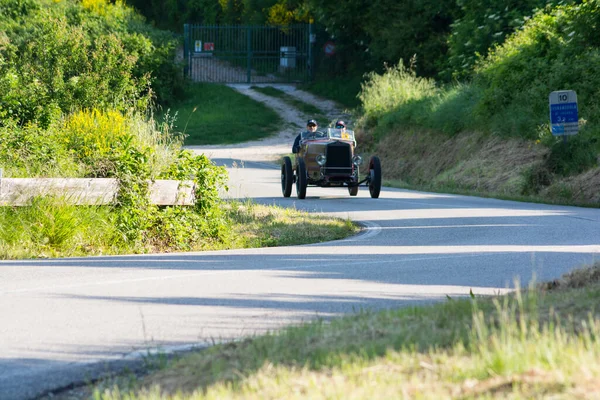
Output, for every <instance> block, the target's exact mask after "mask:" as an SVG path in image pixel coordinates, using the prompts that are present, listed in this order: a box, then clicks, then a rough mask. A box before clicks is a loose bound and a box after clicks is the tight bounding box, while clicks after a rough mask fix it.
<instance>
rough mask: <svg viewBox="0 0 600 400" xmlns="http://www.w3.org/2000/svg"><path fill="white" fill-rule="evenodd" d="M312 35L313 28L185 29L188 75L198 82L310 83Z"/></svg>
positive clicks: (233, 27) (245, 27) (302, 25)
mask: <svg viewBox="0 0 600 400" xmlns="http://www.w3.org/2000/svg"><path fill="white" fill-rule="evenodd" d="M311 30H312V26H311V25H310V24H299V25H290V26H242V25H240V26H226V25H189V24H185V25H184V37H185V42H184V54H185V57H186V61H187V64H186V70H187V74H188V75H189V77H190V78H191V79H192V80H193V81H195V82H219V83H275V82H287V83H292V82H298V83H301V82H307V81H309V80H310V79H311V65H312V48H311V47H312V44H311V42H314V35H312V34H311V33H312V32H311Z"/></svg>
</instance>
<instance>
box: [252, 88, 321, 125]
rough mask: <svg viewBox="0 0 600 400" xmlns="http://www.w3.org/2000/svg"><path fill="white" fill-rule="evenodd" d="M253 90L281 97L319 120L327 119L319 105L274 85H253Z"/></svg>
mask: <svg viewBox="0 0 600 400" xmlns="http://www.w3.org/2000/svg"><path fill="white" fill-rule="evenodd" d="M252 90H255V91H257V92H259V93H262V94H266V95H267V96H271V97H276V98H278V99H281V100H282V101H284V102H285V103H287V104H289V105H290V106H292V107H294V108H296V109H298V110H300V111H301V112H302V113H304V114H306V115H308V116H310V117H311V118H314V119H316V120H317V121H327V116H326V115H325V114H324V113H323V112H322V111H321V110H320V109H319V108H318V107H315V106H314V105H312V104H308V103H305V102H303V101H302V100H298V99H297V98H295V97H293V96H290V95H289V94H287V93H285V92H284V91H283V90H279V89H277V88H274V87H272V86H264V87H261V86H252Z"/></svg>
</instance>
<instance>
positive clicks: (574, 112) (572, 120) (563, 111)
mask: <svg viewBox="0 0 600 400" xmlns="http://www.w3.org/2000/svg"><path fill="white" fill-rule="evenodd" d="M549 100H550V126H551V129H552V134H553V135H557V136H558V135H575V134H577V132H578V131H579V111H578V108H577V94H576V93H575V92H574V91H573V90H562V91H557V92H552V93H550V98H549Z"/></svg>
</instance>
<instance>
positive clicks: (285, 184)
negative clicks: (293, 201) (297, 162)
mask: <svg viewBox="0 0 600 400" xmlns="http://www.w3.org/2000/svg"><path fill="white" fill-rule="evenodd" d="M293 184H294V170H293V169H292V160H291V159H290V158H289V157H287V156H286V157H283V164H281V192H282V193H283V197H290V196H291V194H292V185H293Z"/></svg>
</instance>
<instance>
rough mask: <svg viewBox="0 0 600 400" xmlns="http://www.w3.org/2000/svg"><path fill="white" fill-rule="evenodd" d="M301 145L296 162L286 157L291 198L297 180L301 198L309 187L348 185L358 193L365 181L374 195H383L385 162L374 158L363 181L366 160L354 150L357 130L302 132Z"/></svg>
mask: <svg viewBox="0 0 600 400" xmlns="http://www.w3.org/2000/svg"><path fill="white" fill-rule="evenodd" d="M300 147H301V148H300V151H299V152H298V153H297V154H296V157H295V163H294V164H292V160H291V158H290V157H284V158H283V162H282V164H281V191H282V193H283V197H290V195H291V194H292V186H293V184H294V183H295V184H296V194H297V196H298V198H299V199H304V198H305V197H306V187H307V186H320V187H333V186H346V187H348V192H349V193H350V196H356V195H357V194H358V188H359V186H360V185H362V184H363V183H365V184H366V186H368V187H369V193H370V194H371V197H372V198H378V197H379V192H380V191H381V162H380V161H379V158H378V157H376V156H373V157H371V159H370V160H369V166H368V168H369V169H368V171H367V174H366V177H365V178H364V179H363V180H360V174H359V165H360V164H361V163H362V159H361V157H360V156H359V155H356V154H355V153H354V150H355V148H356V140H355V138H354V132H353V131H351V130H346V129H333V128H329V129H327V130H326V131H316V132H308V131H307V132H302V136H301V141H300Z"/></svg>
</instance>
